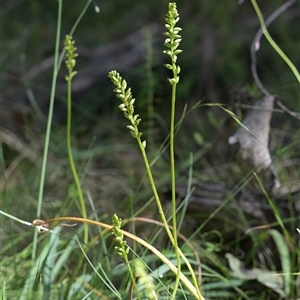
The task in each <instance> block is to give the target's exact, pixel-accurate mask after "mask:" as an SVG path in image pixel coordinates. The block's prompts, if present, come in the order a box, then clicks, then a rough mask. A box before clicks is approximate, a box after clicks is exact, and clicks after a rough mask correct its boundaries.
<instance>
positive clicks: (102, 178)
mask: <svg viewBox="0 0 300 300" xmlns="http://www.w3.org/2000/svg"><path fill="white" fill-rule="evenodd" d="M196 2H197V3H196ZM196 2H195V3H193V4H183V3H181V2H180V1H179V2H178V10H179V13H180V16H181V20H180V24H179V26H181V27H183V32H182V36H183V42H182V43H181V45H180V48H181V49H183V50H184V52H183V53H182V54H181V56H180V58H179V64H180V66H181V68H182V72H181V74H180V76H181V78H180V83H179V85H178V92H177V113H176V122H175V124H176V125H180V128H179V130H178V131H176V137H175V144H174V146H175V161H176V172H177V176H176V178H177V189H176V191H177V194H176V195H175V196H177V199H176V200H177V202H176V203H177V210H176V217H177V224H178V230H179V232H180V234H178V245H179V247H177V248H176V247H175V249H174V246H173V245H172V242H171V239H170V238H169V237H168V235H167V233H166V229H165V228H164V226H163V224H162V223H160V222H161V216H160V214H159V210H158V208H157V206H156V204H155V200H154V197H153V192H152V190H151V188H150V184H149V181H148V179H147V176H146V170H145V167H144V160H143V157H142V155H141V152H140V150H139V148H138V145H137V144H136V141H135V140H134V139H133V138H132V136H131V134H130V132H128V129H127V128H126V125H128V120H126V119H125V118H123V116H122V112H120V111H119V109H118V105H119V104H120V103H119V102H118V101H116V100H115V99H114V95H113V92H112V90H113V84H112V83H111V82H110V81H109V80H108V79H105V78H102V77H101V78H99V84H97V87H95V88H94V87H93V88H90V89H89V90H87V91H85V92H84V93H79V94H75V95H73V101H74V103H73V110H72V114H71V115H72V124H71V125H72V131H71V133H72V144H71V147H72V148H71V150H72V154H73V157H74V161H75V165H76V169H77V173H78V175H79V180H80V183H81V186H82V190H83V197H84V206H85V208H86V212H87V217H88V218H87V219H89V220H93V221H97V222H101V224H102V225H101V226H99V223H98V224H97V225H95V224H88V227H85V225H82V224H81V222H80V219H76V220H70V219H69V220H68V219H65V220H63V222H59V223H60V224H62V226H56V227H55V226H54V224H58V223H53V224H52V223H51V228H52V229H53V231H54V232H52V233H42V234H40V235H38V236H37V235H36V233H35V229H33V228H32V227H30V224H31V222H32V221H33V220H35V219H37V218H38V219H42V220H50V219H52V218H57V217H64V216H72V217H82V216H84V211H83V209H82V207H83V206H82V203H81V202H80V200H79V196H78V188H77V187H76V183H75V180H74V174H72V171H71V168H70V163H69V158H70V154H69V153H68V149H67V142H66V133H67V128H66V125H65V121H66V118H67V117H66V115H67V110H66V108H65V106H66V97H65V95H58V96H57V97H56V105H55V109H54V119H53V120H54V124H53V126H52V128H51V138H50V143H49V153H48V158H47V169H46V176H45V183H44V185H42V186H43V197H42V206H41V212H40V213H39V204H38V199H39V197H40V193H41V191H40V182H41V178H42V175H41V170H42V169H43V167H42V163H43V151H44V141H45V139H46V135H45V132H46V122H47V113H48V100H47V101H46V103H45V102H43V101H40V99H44V98H45V94H46V95H47V96H49V94H50V86H51V84H50V82H51V73H52V70H51V69H49V70H48V71H49V73H48V74H46V73H47V72H42V73H41V74H40V76H38V77H36V78H34V79H33V80H29V81H26V76H25V75H26V72H27V71H28V69H29V65H30V66H33V65H38V64H39V62H40V61H43V60H44V59H45V58H46V57H48V56H49V55H53V45H54V41H55V35H56V33H55V30H56V25H55V24H56V23H55V22H56V21H55V18H56V17H54V16H55V15H56V9H57V7H56V5H57V4H56V3H53V2H51V3H50V2H49V3H48V4H49V6H47V10H45V8H44V4H43V5H41V4H38V3H36V4H33V3H26V4H25V3H21V4H19V3H17V2H15V5H16V8H14V7H11V6H8V4H7V5H6V6H5V10H4V18H5V20H4V21H3V26H4V28H3V32H4V33H5V34H4V35H3V43H2V47H3V50H4V49H5V51H4V55H3V56H2V61H1V63H2V65H3V67H4V69H5V70H6V72H5V74H3V86H4V87H5V89H4V91H5V93H4V98H5V100H6V101H3V105H4V108H3V107H2V110H1V114H2V115H3V120H4V121H2V123H1V126H2V128H3V130H2V147H1V166H2V173H1V211H2V212H5V213H6V214H9V215H10V216H11V217H10V218H7V217H6V216H3V215H1V219H0V220H1V250H0V251H1V297H2V299H134V297H136V296H133V294H135V295H139V299H155V295H154V294H153V293H152V294H151V291H155V294H156V297H157V299H170V298H171V294H172V293H173V290H174V285H175V281H176V279H175V277H176V276H175V275H174V272H172V271H170V269H172V267H170V265H169V263H171V264H174V265H177V266H178V261H177V259H178V257H176V255H177V254H178V249H179V248H180V249H181V250H182V252H183V254H184V256H185V257H186V259H187V260H188V262H189V263H190V264H191V267H192V268H193V269H194V274H195V277H196V281H197V283H196V284H195V282H194V281H193V278H192V273H191V272H190V270H189V269H188V267H187V264H186V263H185V262H184V261H183V260H182V259H181V261H180V262H181V276H186V277H187V281H185V280H183V279H182V278H183V277H181V280H180V284H179V288H178V290H177V293H176V299H195V298H197V297H195V295H194V294H193V286H194V287H195V286H200V291H201V294H202V295H203V297H205V299H298V297H299V296H298V295H299V294H300V290H299V289H300V284H299V276H298V275H299V235H298V233H297V231H296V227H297V226H298V227H299V226H300V225H299V224H300V223H299V215H298V213H299V208H298V210H297V209H296V208H295V206H293V205H294V203H295V202H296V200H295V197H298V196H297V194H296V196H295V195H294V196H293V195H289V196H288V197H286V200H285V202H284V203H283V202H282V201H279V200H275V199H268V195H261V194H260V195H259V196H256V197H259V200H258V201H259V202H261V203H264V204H265V205H266V206H267V207H268V210H267V213H266V214H265V215H263V216H262V217H255V216H254V215H253V214H251V212H250V213H249V212H246V211H243V209H241V208H240V207H239V202H238V201H245V202H246V201H249V199H247V187H246V184H247V181H246V178H244V177H242V176H241V174H240V172H239V169H238V167H237V166H236V163H235V160H234V158H235V156H234V153H235V151H234V149H231V148H229V147H228V145H227V138H228V136H229V135H231V134H232V132H233V131H234V130H235V128H236V125H235V122H233V121H232V118H230V117H229V116H228V114H226V113H224V112H223V111H222V110H221V109H219V108H217V107H200V108H197V109H193V110H192V111H191V112H190V110H191V108H192V107H193V105H194V104H195V103H196V102H198V101H199V100H200V99H202V98H203V97H204V96H205V102H208V103H213V102H221V103H227V104H228V106H227V107H229V108H231V109H233V110H234V111H235V112H236V113H237V114H239V113H240V112H241V113H242V109H240V107H237V106H236V105H232V106H230V105H231V104H232V103H231V102H230V100H232V101H233V102H234V103H235V101H237V102H239V101H240V100H241V99H242V100H241V101H242V102H243V99H245V97H246V98H247V97H249V96H248V95H255V96H256V95H258V91H257V89H256V88H255V86H254V85H252V84H250V83H251V75H250V70H249V66H248V61H247V60H248V54H247V55H245V53H248V47H249V45H250V43H251V40H252V37H253V35H254V33H255V31H256V30H257V28H258V23H257V21H256V16H255V14H254V12H253V11H251V6H250V3H245V4H243V6H240V7H239V6H237V5H235V4H234V3H233V2H232V1H224V2H222V3H218V6H217V7H216V5H215V4H214V5H212V4H208V2H205V1H196ZM273 2H274V3H273V4H274V8H275V7H276V3H277V2H276V1H273ZM99 4H100V5H101V7H100V8H101V13H100V17H98V16H99V15H97V14H96V13H95V12H94V11H93V9H92V6H91V7H89V9H88V11H87V12H86V13H85V15H84V17H83V20H82V22H81V23H80V24H79V26H78V28H77V29H76V31H75V34H74V37H75V40H76V46H78V47H79V48H80V47H82V48H84V47H86V48H87V51H91V49H95V48H96V47H97V46H99V45H101V44H103V45H105V44H108V43H109V42H116V41H118V39H121V38H122V37H124V36H126V35H127V34H129V33H131V32H133V31H135V30H136V29H137V26H138V27H142V26H144V25H145V24H148V23H150V22H155V23H161V24H163V22H164V16H165V14H166V11H167V1H151V4H149V1H148V2H145V3H144V2H143V1H142V2H141V1H135V2H134V3H133V4H132V5H131V6H130V7H129V8H128V7H127V5H125V4H123V3H122V4H118V5H117V4H115V3H113V2H112V1H110V2H108V1H107V2H104V1H103V3H99ZM18 5H19V6H18ZM72 5H73V4H72ZM83 5H84V4H83V3H79V2H76V4H75V3H74V7H72V10H71V9H69V8H68V7H69V4H68V3H64V7H63V22H62V36H64V34H65V33H67V32H69V31H70V28H71V27H72V26H73V25H74V22H75V20H76V18H77V16H78V15H79V13H80V11H81V9H82V7H83ZM274 8H269V7H262V9H264V12H265V13H266V14H268V13H270V12H271V11H272V10H273V9H274ZM224 11H226V14H224V13H223V12H224ZM25 12H26V13H25ZM250 13H251V14H252V15H250ZM30 15H31V16H33V17H34V18H29V16H30ZM287 15H288V17H282V18H281V19H280V25H274V27H272V30H271V31H273V32H274V33H275V34H276V35H277V36H278V42H279V44H280V45H281V46H283V48H284V50H286V51H287V54H288V55H289V56H290V58H291V59H294V60H295V61H296V62H297V59H299V56H297V55H296V56H294V55H292V53H293V51H294V49H296V48H297V46H298V45H297V43H298V40H299V39H296V36H297V33H296V30H294V28H293V26H291V25H290V23H289V22H293V18H292V16H293V14H292V13H291V12H290V13H289V14H287ZM237 16H238V19H237V20H239V22H241V27H239V26H237V23H236V22H235V21H234V20H235V19H234V18H235V17H237ZM243 18H245V19H246V20H247V22H248V26H249V27H247V28H248V30H249V32H250V34H249V36H248V35H245V34H244V32H245V31H243V26H245V24H244V25H242V24H243ZM289 18H290V19H289ZM9 19H14V20H18V21H14V22H12V24H10V22H9ZM111 20H113V22H112V21H111ZM132 20H134V22H132ZM251 22H252V23H251ZM253 22H254V23H255V24H256V25H257V26H253V25H251V24H253ZM245 23H246V22H245ZM24 24H26V26H24ZM124 24H126V26H124ZM137 24H138V25H137ZM249 24H250V25H249ZM292 24H293V23H292ZM245 28H246V27H245ZM245 28H244V30H245ZM284 28H288V30H284ZM95 29H96V30H95ZM200 29H201V30H200ZM164 30H165V29H163V28H162V31H164ZM7 32H10V34H9V33H7ZM19 37H21V38H19ZM95 37H97V38H95ZM228 37H231V39H229V38H228ZM61 40H62V39H61ZM227 40H228V42H226V41H227ZM3 45H5V46H3ZM268 47H269V46H268V45H267V44H262V51H261V52H260V54H259V55H261V57H259V59H261V60H262V61H263V62H264V64H265V65H264V66H263V67H264V68H265V70H264V71H262V78H263V80H264V82H266V83H267V85H268V87H269V88H270V89H272V91H274V93H277V94H279V95H280V96H281V97H282V98H283V99H284V101H285V102H284V103H285V104H286V105H287V106H289V108H290V109H292V110H295V111H297V110H298V111H299V84H297V83H295V79H294V78H293V76H292V75H291V74H290V72H289V70H288V69H287V67H286V66H285V65H284V64H281V61H280V58H279V57H277V56H276V55H275V54H274V55H273V54H272V55H271V54H270V53H272V52H271V51H272V49H271V48H268ZM163 49H164V47H163V45H162V44H161V49H159V50H158V51H157V56H158V58H159V57H160V53H161V52H162V50H163ZM201 49H202V50H201ZM203 49H204V50H203ZM158 52H159V53H158ZM199 53H200V54H199ZM155 57H156V52H154V53H153V57H152V56H151V52H148V54H147V57H146V60H145V61H144V62H143V63H140V64H138V65H137V66H136V67H135V68H133V69H132V70H127V72H125V73H126V75H127V74H128V82H129V85H130V86H131V87H132V89H133V94H134V97H136V98H137V100H136V101H137V103H136V113H139V114H140V116H141V118H142V119H143V120H142V123H141V124H140V130H141V131H142V132H143V135H142V137H143V139H146V140H147V147H146V149H147V153H148V157H149V161H150V162H151V165H152V172H153V176H154V181H155V184H156V186H157V189H158V192H159V194H160V196H161V203H162V206H163V211H164V212H165V214H166V218H167V220H168V223H169V224H172V204H171V202H172V201H171V200H172V195H171V192H170V191H171V184H170V182H171V181H172V176H171V175H170V170H169V169H170V159H169V157H170V154H169V150H168V146H169V137H168V134H169V122H170V120H169V119H170V112H169V111H170V103H171V100H170V99H171V91H170V86H169V84H168V82H167V81H166V77H170V74H169V73H167V71H166V70H165V69H164V68H163V63H160V61H159V59H158V61H156V60H155ZM77 61H78V64H77V66H76V70H77V71H78V72H79V73H80V69H81V68H83V67H84V65H85V64H87V63H89V58H88V57H85V58H83V59H82V60H80V57H79V58H77ZM163 62H164V63H165V62H167V57H165V59H164V61H163ZM99 67H101V66H99ZM117 67H118V66H116V68H117ZM282 70H284V71H282ZM60 73H61V74H60V77H59V78H62V80H63V78H64V76H65V74H66V69H65V68H62V70H61V71H60ZM16 74H17V75H16ZM270 78H271V79H270ZM126 79H127V76H126ZM241 87H243V88H241ZM26 88H27V90H26ZM24 90H26V97H25V98H26V99H28V98H29V99H31V100H34V101H31V106H30V109H29V112H28V111H27V110H26V107H28V103H27V104H26V102H28V100H24V97H23V96H24V95H25V93H24ZM31 91H33V92H34V95H35V98H34V97H30V95H31V94H30V92H31ZM237 91H238V92H237ZM22 95H23V96H22ZM47 99H48V98H47ZM7 100H10V101H13V102H12V103H13V104H14V105H15V106H18V107H19V106H20V107H21V110H20V109H19V110H18V111H17V113H13V114H11V107H12V106H11V105H10V102H8V101H7ZM35 101H36V102H35ZM7 103H8V104H7ZM35 103H37V104H38V106H39V108H40V109H41V111H39V108H37V107H35V106H34V104H35ZM243 103H244V102H243ZM186 104H187V111H185V108H186ZM22 105H23V106H22ZM23 107H25V110H24V109H23ZM4 109H5V110H4ZM20 111H21V113H20ZM183 112H185V113H183ZM182 115H184V118H183V120H182V122H180V121H179V120H181V119H180V118H181V116H182ZM6 116H9V118H6ZM20 117H21V118H20ZM298 122H299V121H297V120H294V119H293V118H291V117H289V116H287V115H284V114H282V112H281V111H274V116H273V121H272V125H273V126H272V127H273V129H272V132H271V143H270V149H271V152H272V154H273V158H274V162H275V166H276V168H277V169H278V170H279V176H280V179H281V181H282V182H283V183H288V182H290V181H294V182H296V183H297V182H299V181H300V173H299V140H300V131H299V124H298ZM214 184H218V185H214ZM210 187H212V188H210ZM219 188H220V190H219ZM182 191H183V192H182ZM198 194H199V196H198V198H197V195H198ZM220 194H221V196H220ZM203 195H204V196H203ZM298 195H299V194H298ZM203 197H204V198H206V199H208V202H211V203H210V204H209V205H207V206H204V205H203V202H200V203H201V204H200V205H197V201H198V200H197V199H203ZM241 197H245V198H242V200H240V199H241ZM218 198H220V199H221V201H220V202H217V204H213V203H214V201H215V200H217V199H218ZM243 199H244V200H243ZM276 201H277V202H276ZM233 205H236V206H233ZM250 205H251V200H250ZM241 207H242V206H241ZM250 210H251V209H250ZM114 214H117V215H118V216H119V217H121V218H122V219H123V227H122V229H124V230H125V231H127V232H129V233H132V234H133V237H132V236H128V235H126V233H125V240H126V242H127V244H128V245H129V246H130V251H129V253H128V256H126V255H124V252H122V251H123V250H124V249H125V250H126V246H124V245H123V247H125V248H124V249H123V248H122V245H121V244H118V242H116V241H115V238H114V237H113V236H112V234H111V230H110V229H111V228H110V227H109V226H111V225H112V216H113V215H114ZM12 216H13V217H16V218H17V220H15V219H12ZM173 217H174V214H173ZM20 220H23V223H20V222H18V221H20ZM24 222H25V223H24ZM26 222H29V223H26ZM39 224H42V223H39ZM42 225H44V226H46V227H47V226H48V224H47V223H44V224H42ZM259 225H264V226H265V227H262V228H259V229H257V228H256V229H254V227H255V226H259ZM86 228H87V230H88V235H86V233H85V230H86ZM114 228H115V230H117V226H115V227H114ZM118 234H122V232H120V231H117V233H116V234H115V235H118ZM173 234H174V233H173ZM136 237H140V238H141V239H142V240H143V241H144V242H145V243H148V244H146V246H145V245H142V244H141V242H140V241H139V240H137V238H136ZM121 240H122V239H121ZM117 241H119V242H120V239H119V240H117ZM147 245H150V246H149V248H147ZM116 246H117V247H119V248H118V249H115V247H116ZM151 246H152V247H155V248H156V249H158V253H157V252H155V251H154V250H153V249H152V248H151ZM120 247H121V248H120ZM117 250H118V251H119V252H121V254H122V255H121V257H120V255H118V253H117V252H118V251H117ZM153 251H154V252H153ZM125 252H126V251H125ZM159 253H160V254H159ZM159 255H163V258H161V257H159ZM127 259H128V260H127ZM139 262H142V265H139ZM130 270H132V272H133V273H132V274H133V277H134V278H132V276H131V275H132V274H131V273H130ZM175 273H176V272H175ZM297 278H298V279H297ZM143 280H144V281H143ZM134 281H135V282H136V285H135V289H134V285H133V282H134ZM189 283H190V284H191V285H192V287H190V288H189ZM136 289H139V293H137V291H136ZM133 290H134V291H133ZM149 291H150V292H149ZM147 293H148V294H147ZM151 297H153V298H151ZM198 299H201V298H200V297H199V295H198Z"/></svg>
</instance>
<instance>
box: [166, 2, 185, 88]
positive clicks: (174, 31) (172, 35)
mask: <svg viewBox="0 0 300 300" xmlns="http://www.w3.org/2000/svg"><path fill="white" fill-rule="evenodd" d="M165 20H166V24H165V26H166V28H167V30H168V31H167V32H165V33H164V35H165V36H167V38H166V40H165V43H164V45H165V46H166V47H167V48H168V50H164V51H163V53H165V54H167V55H168V56H170V58H171V64H165V67H166V68H167V69H169V70H172V71H173V76H174V77H173V78H169V83H170V84H171V85H174V84H177V83H178V82H179V76H178V75H179V73H180V67H179V66H177V65H176V62H177V55H178V54H180V53H181V52H182V50H180V49H178V46H179V44H180V42H181V36H180V35H179V34H178V33H179V32H180V31H181V30H182V29H181V28H180V27H176V23H177V22H178V21H179V14H178V12H177V8H176V3H169V10H168V13H167V15H166V19H165Z"/></svg>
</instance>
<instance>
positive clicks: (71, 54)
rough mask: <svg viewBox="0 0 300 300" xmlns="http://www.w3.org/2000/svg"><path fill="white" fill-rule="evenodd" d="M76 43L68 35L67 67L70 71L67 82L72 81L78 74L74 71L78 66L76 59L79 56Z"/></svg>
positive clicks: (66, 42) (66, 44)
mask: <svg viewBox="0 0 300 300" xmlns="http://www.w3.org/2000/svg"><path fill="white" fill-rule="evenodd" d="M74 45H75V41H74V40H73V38H72V37H71V36H70V35H66V37H65V49H66V57H67V59H66V66H67V69H68V75H66V80H67V81H71V80H72V78H73V77H74V76H75V75H76V74H77V71H74V68H75V66H76V57H77V56H78V54H77V53H76V50H77V48H76V47H75V46H74Z"/></svg>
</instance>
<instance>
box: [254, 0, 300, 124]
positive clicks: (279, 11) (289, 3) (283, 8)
mask: <svg viewBox="0 0 300 300" xmlns="http://www.w3.org/2000/svg"><path fill="white" fill-rule="evenodd" d="M296 1H297V0H289V1H287V2H285V3H283V4H282V5H281V6H280V7H279V8H278V9H276V10H275V11H274V12H273V13H272V14H271V15H270V16H269V17H268V18H267V19H266V21H265V25H266V27H268V26H270V24H271V23H272V22H273V21H274V20H276V19H277V17H278V16H280V15H281V14H282V13H283V12H284V11H286V10H287V9H288V8H289V7H290V6H292V5H293V4H294V3H295V2H296ZM262 35H263V30H262V28H260V29H259V30H258V32H257V33H256V35H255V38H254V40H253V42H252V44H251V47H250V53H251V71H252V76H253V79H254V81H255V83H256V85H257V86H258V88H259V90H260V91H261V92H262V93H263V94H264V95H265V96H270V95H271V93H269V92H268V91H267V89H266V88H265V87H264V85H263V84H262V82H261V80H260V78H259V76H258V73H257V59H256V52H257V51H258V50H259V48H260V40H261V37H262ZM275 102H276V104H277V105H278V106H279V107H280V108H281V109H282V110H283V111H284V112H285V113H287V114H289V115H290V116H292V117H293V118H295V119H298V120H300V116H299V114H297V113H294V112H292V111H291V110H289V109H288V108H287V107H286V106H285V105H284V104H283V103H282V102H281V101H280V100H279V99H278V97H275Z"/></svg>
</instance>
